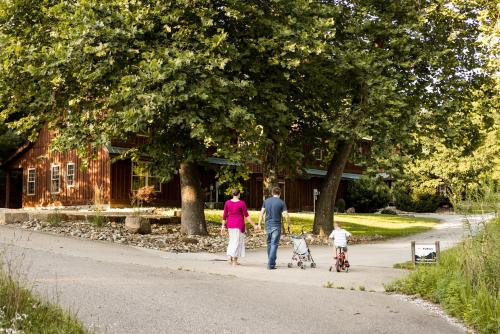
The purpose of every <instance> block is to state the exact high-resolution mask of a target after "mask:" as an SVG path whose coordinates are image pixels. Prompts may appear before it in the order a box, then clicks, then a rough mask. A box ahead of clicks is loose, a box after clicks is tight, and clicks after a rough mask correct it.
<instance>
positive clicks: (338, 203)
mask: <svg viewBox="0 0 500 334" xmlns="http://www.w3.org/2000/svg"><path fill="white" fill-rule="evenodd" d="M335 207H336V208H337V211H338V212H340V213H344V212H345V200H344V199H343V198H339V199H338V200H337V201H336V202H335Z"/></svg>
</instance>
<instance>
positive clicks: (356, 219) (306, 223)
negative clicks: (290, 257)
mask: <svg viewBox="0 0 500 334" xmlns="http://www.w3.org/2000/svg"><path fill="white" fill-rule="evenodd" d="M205 217H206V219H207V221H209V222H213V223H217V224H220V221H221V217H222V211H221V210H206V211H205ZM250 217H252V220H253V221H254V223H257V221H258V217H259V212H258V211H250ZM290 218H291V220H292V232H293V233H299V232H301V231H302V229H304V232H311V231H312V226H313V221H314V215H313V214H311V213H291V214H290ZM334 219H335V221H338V222H340V223H341V224H342V227H343V228H344V229H346V230H348V231H349V232H351V233H352V234H354V235H357V236H365V237H372V236H381V237H383V238H393V237H399V236H406V235H410V234H414V233H420V232H424V231H427V230H429V229H431V228H432V227H433V226H434V225H436V224H437V223H438V222H439V221H438V220H437V219H433V218H419V217H402V216H396V215H380V214H370V213H366V214H353V215H348V214H337V215H335V218H334Z"/></svg>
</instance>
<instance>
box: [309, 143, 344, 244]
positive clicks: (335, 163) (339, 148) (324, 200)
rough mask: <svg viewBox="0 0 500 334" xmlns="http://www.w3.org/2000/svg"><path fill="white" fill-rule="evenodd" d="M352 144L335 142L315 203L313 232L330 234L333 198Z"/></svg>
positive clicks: (333, 205) (321, 234) (322, 234)
mask: <svg viewBox="0 0 500 334" xmlns="http://www.w3.org/2000/svg"><path fill="white" fill-rule="evenodd" d="M352 146H353V143H352V142H347V141H344V140H340V141H338V142H337V145H336V151H335V155H334V157H333V159H332V160H331V161H330V165H329V166H328V172H327V174H326V177H325V179H324V180H323V184H322V186H321V193H320V194H319V198H318V202H317V203H316V213H315V215H314V226H313V233H315V234H319V235H320V236H326V235H328V234H330V232H331V231H332V229H333V212H334V207H335V198H336V196H337V190H338V188H339V184H340V179H341V177H342V173H343V172H344V168H345V165H346V163H347V159H348V157H349V154H350V153H351V150H352Z"/></svg>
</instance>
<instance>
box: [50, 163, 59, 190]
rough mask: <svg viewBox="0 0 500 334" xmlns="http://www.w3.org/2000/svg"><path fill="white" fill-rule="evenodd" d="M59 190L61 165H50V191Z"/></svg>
mask: <svg viewBox="0 0 500 334" xmlns="http://www.w3.org/2000/svg"><path fill="white" fill-rule="evenodd" d="M59 191H61V167H60V166H59V165H52V166H51V167H50V193H51V194H57V193H59Z"/></svg>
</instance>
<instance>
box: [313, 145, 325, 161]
mask: <svg viewBox="0 0 500 334" xmlns="http://www.w3.org/2000/svg"><path fill="white" fill-rule="evenodd" d="M313 153H314V160H316V161H321V160H323V150H322V149H320V148H315V149H314V152H313Z"/></svg>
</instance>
